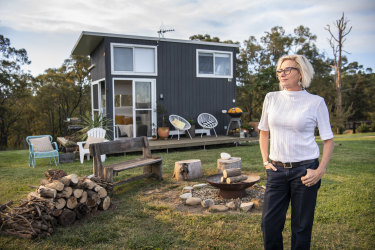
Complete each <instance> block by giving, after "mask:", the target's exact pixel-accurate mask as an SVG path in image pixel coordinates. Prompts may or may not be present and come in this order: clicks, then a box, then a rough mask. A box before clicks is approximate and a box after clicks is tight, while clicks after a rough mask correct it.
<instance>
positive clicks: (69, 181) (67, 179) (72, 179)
mask: <svg viewBox="0 0 375 250" xmlns="http://www.w3.org/2000/svg"><path fill="white" fill-rule="evenodd" d="M60 181H61V182H62V183H64V185H65V186H70V185H76V184H77V183H78V176H77V175H76V174H70V175H67V176H64V177H62V178H61V179H60Z"/></svg>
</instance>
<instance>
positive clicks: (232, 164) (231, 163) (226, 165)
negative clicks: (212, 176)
mask: <svg viewBox="0 0 375 250" xmlns="http://www.w3.org/2000/svg"><path fill="white" fill-rule="evenodd" d="M230 168H241V158H239V157H232V158H230V159H228V160H224V159H218V160H217V172H218V173H219V174H220V173H222V172H223V171H224V169H230Z"/></svg>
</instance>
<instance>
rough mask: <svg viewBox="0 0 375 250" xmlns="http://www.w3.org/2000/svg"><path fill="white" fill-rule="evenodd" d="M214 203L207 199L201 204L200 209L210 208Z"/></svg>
mask: <svg viewBox="0 0 375 250" xmlns="http://www.w3.org/2000/svg"><path fill="white" fill-rule="evenodd" d="M214 204H215V202H214V200H213V199H207V200H204V201H202V202H201V205H202V207H211V206H212V205H214Z"/></svg>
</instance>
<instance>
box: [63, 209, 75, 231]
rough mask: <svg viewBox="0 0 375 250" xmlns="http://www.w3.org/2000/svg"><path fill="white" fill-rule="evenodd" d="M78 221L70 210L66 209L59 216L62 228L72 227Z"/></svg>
mask: <svg viewBox="0 0 375 250" xmlns="http://www.w3.org/2000/svg"><path fill="white" fill-rule="evenodd" d="M75 220H76V213H75V212H73V211H72V210H70V209H64V211H63V212H62V213H61V215H60V216H59V223H60V225H62V226H64V227H65V226H69V225H72V224H73V223H74V222H75Z"/></svg>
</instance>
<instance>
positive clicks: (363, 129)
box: [357, 123, 370, 133]
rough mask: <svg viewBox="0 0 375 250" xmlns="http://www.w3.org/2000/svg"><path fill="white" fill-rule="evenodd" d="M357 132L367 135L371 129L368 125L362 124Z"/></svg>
mask: <svg viewBox="0 0 375 250" xmlns="http://www.w3.org/2000/svg"><path fill="white" fill-rule="evenodd" d="M357 131H358V133H366V132H370V127H369V126H368V125H367V124H366V123H362V124H361V125H359V127H358V128H357Z"/></svg>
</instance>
